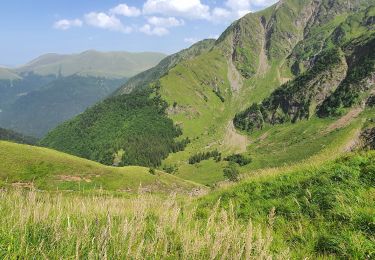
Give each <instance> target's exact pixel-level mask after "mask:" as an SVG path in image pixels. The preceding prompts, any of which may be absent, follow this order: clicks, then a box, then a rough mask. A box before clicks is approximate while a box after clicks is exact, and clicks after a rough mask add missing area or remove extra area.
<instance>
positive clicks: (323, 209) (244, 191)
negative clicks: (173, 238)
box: [199, 152, 375, 259]
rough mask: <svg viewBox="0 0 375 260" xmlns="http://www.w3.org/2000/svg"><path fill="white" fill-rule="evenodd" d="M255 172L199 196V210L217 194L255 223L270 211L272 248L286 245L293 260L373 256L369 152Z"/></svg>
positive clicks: (374, 171)
mask: <svg viewBox="0 0 375 260" xmlns="http://www.w3.org/2000/svg"><path fill="white" fill-rule="evenodd" d="M317 159H318V158H317ZM258 174H259V175H255V176H251V177H250V178H249V179H248V180H244V181H243V182H242V183H241V184H239V185H236V186H233V187H228V188H226V189H224V190H219V191H217V192H215V193H213V194H210V195H209V196H207V197H205V198H202V199H201V200H200V206H199V212H200V213H199V214H200V215H202V216H206V215H207V214H208V213H207V212H206V211H207V210H208V209H210V208H211V207H213V205H215V203H216V201H217V200H218V199H219V198H220V201H221V206H222V207H223V208H224V209H229V208H232V207H234V211H235V212H236V216H237V217H238V218H239V219H243V220H246V219H248V218H251V219H252V220H253V221H254V223H257V224H264V223H266V222H267V221H268V220H267V216H268V212H269V210H272V209H275V225H274V233H273V237H274V240H273V244H272V247H271V249H272V250H276V251H278V250H280V249H285V248H289V249H290V252H291V257H292V258H295V259H302V258H305V257H309V258H311V259H316V258H326V257H329V258H344V259H373V258H374V257H375V236H374V234H375V152H368V153H360V154H352V155H347V156H344V157H342V158H340V159H337V160H336V161H334V162H330V163H325V164H323V165H322V164H320V165H319V164H312V165H311V166H310V167H307V166H306V165H305V166H304V167H294V168H289V169H284V170H282V169H279V172H275V171H269V172H263V173H261V172H259V173H258ZM232 203H233V204H232ZM208 211H209V210H208Z"/></svg>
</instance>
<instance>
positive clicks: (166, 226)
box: [0, 190, 287, 259]
mask: <svg viewBox="0 0 375 260" xmlns="http://www.w3.org/2000/svg"><path fill="white" fill-rule="evenodd" d="M0 212H1V218H0V258H2V259H24V258H29V259H30V258H31V259H32V258H47V259H48V258H52V259H72V258H76V259H79V258H84V259H87V258H88V259H145V258H146V259H215V258H219V257H221V258H223V259H241V258H243V259H245V258H247V259H249V258H251V257H252V258H256V259H266V258H269V257H271V256H272V252H271V251H270V246H271V243H272V232H271V229H272V219H273V215H272V213H271V215H270V221H269V224H267V225H265V226H264V227H263V228H261V227H260V226H255V225H254V226H253V225H252V223H251V221H246V222H245V223H242V222H239V221H238V219H237V218H236V217H235V212H234V211H233V209H229V210H223V209H219V207H218V205H217V206H216V207H213V208H212V209H211V210H210V213H209V216H208V217H207V218H205V219H202V218H199V219H198V218H197V216H196V210H195V209H194V208H191V207H189V210H188V208H186V207H184V205H181V204H180V203H179V202H178V201H177V200H176V198H175V197H173V196H171V197H169V198H168V199H166V200H162V199H160V198H159V197H157V196H147V195H140V196H138V197H137V198H133V199H121V198H115V197H108V196H107V197H103V196H84V197H81V196H78V195H68V194H62V193H57V194H55V193H40V192H36V191H24V190H8V191H5V190H4V191H1V192H0ZM285 253H287V252H285ZM283 256H284V257H285V256H286V255H283Z"/></svg>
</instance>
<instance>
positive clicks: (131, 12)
mask: <svg viewBox="0 0 375 260" xmlns="http://www.w3.org/2000/svg"><path fill="white" fill-rule="evenodd" d="M109 12H110V13H111V14H117V15H123V16H127V17H137V16H140V15H141V10H139V9H138V8H137V7H133V6H128V5H127V4H119V5H118V6H116V7H114V8H112V9H111V10H109Z"/></svg>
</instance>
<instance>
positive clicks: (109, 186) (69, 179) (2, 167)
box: [0, 141, 199, 193]
mask: <svg viewBox="0 0 375 260" xmlns="http://www.w3.org/2000/svg"><path fill="white" fill-rule="evenodd" d="M0 158H1V161H0V186H3V187H9V186H13V187H21V188H22V187H29V188H30V187H34V188H37V189H43V190H57V189H59V190H75V191H78V190H80V191H82V190H99V189H104V190H107V191H118V192H127V193H129V192H130V193H132V192H137V191H138V190H139V189H140V190H141V191H142V190H143V191H145V192H157V193H163V192H166V193H170V192H173V191H178V192H182V193H187V192H190V191H191V190H193V189H194V188H199V186H198V185H196V184H194V183H191V182H186V181H183V180H181V179H179V178H177V177H174V176H171V175H169V174H166V173H163V172H160V171H156V172H155V174H154V175H153V174H151V173H150V172H149V169H148V168H142V167H135V166H131V167H123V168H114V167H108V166H103V165H101V164H99V163H95V162H92V161H88V160H84V159H81V158H78V157H74V156H70V155H67V154H64V153H60V152H56V151H54V150H50V149H45V148H40V147H35V146H29V145H22V144H15V143H9V142H4V141H0Z"/></svg>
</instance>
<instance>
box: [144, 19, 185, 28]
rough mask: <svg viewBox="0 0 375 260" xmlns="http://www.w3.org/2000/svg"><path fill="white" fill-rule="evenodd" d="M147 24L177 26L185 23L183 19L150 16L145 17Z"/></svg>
mask: <svg viewBox="0 0 375 260" xmlns="http://www.w3.org/2000/svg"><path fill="white" fill-rule="evenodd" d="M147 21H148V23H149V24H152V25H154V26H157V27H166V28H168V27H177V26H182V25H184V24H185V22H184V20H178V19H176V18H175V17H167V18H164V17H156V16H152V17H149V18H148V19H147Z"/></svg>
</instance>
